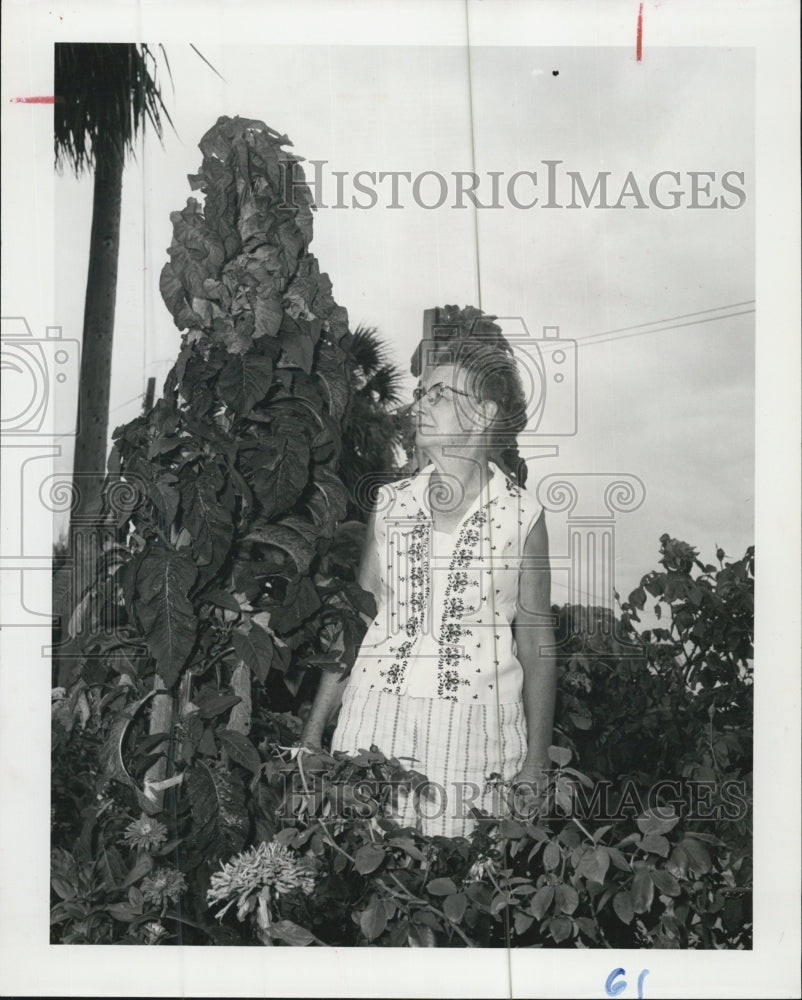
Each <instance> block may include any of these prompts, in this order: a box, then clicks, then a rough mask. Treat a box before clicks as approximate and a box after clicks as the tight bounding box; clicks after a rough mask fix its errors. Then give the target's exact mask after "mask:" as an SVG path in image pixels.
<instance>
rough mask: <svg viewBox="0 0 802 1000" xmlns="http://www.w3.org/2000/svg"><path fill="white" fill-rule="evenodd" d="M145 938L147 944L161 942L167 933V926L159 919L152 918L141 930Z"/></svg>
mask: <svg viewBox="0 0 802 1000" xmlns="http://www.w3.org/2000/svg"><path fill="white" fill-rule="evenodd" d="M141 933H142V935H143V936H144V939H145V944H160V942H161V939H162V938H163V937H164V936H165V934H166V933H167V928H166V927H165V926H164V925H163V924H160V923H159V922H158V921H157V920H151V921H150V922H149V923H147V924H145V926H144V927H143V928H142V931H141Z"/></svg>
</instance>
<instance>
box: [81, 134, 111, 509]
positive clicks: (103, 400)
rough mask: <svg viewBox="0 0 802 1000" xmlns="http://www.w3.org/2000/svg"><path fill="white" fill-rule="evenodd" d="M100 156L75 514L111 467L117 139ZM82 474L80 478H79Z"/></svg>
mask: <svg viewBox="0 0 802 1000" xmlns="http://www.w3.org/2000/svg"><path fill="white" fill-rule="evenodd" d="M106 146H107V149H106V150H104V151H103V152H102V153H101V154H100V155H98V157H97V160H96V164H95V188H94V200H93V204H92V235H91V240H90V244H89V273H88V275H87V280H86V298H85V301H84V330H83V341H82V347H81V379H80V387H79V398H78V436H77V438H76V441H75V458H74V460H73V475H74V476H75V477H76V485H77V486H79V488H80V489H81V496H80V499H79V503H78V508H77V510H76V513H81V514H83V513H84V512H87V511H89V510H91V509H92V508H93V507H95V506H98V501H99V488H98V489H97V490H95V489H91V488H90V489H89V490H84V489H83V485H82V481H83V477H84V476H87V477H88V478H87V480H86V481H87V483H90V484H91V483H92V482H93V481H95V480H94V477H97V483H98V487H99V485H100V484H101V483H102V481H103V476H104V474H105V471H106V438H107V435H108V425H109V391H110V388H111V349H112V343H113V338H114V307H115V304H116V301H117V261H118V258H119V253H120V212H121V206H122V187H123V157H122V153H121V151H119V150H118V149H117V148H115V144H114V143H113V142H109V143H106ZM79 477H80V478H79Z"/></svg>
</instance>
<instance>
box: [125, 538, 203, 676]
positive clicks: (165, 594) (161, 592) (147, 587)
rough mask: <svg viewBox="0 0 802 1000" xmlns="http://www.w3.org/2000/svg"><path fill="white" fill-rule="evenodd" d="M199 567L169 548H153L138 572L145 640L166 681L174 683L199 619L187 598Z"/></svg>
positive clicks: (189, 650) (190, 647) (184, 660)
mask: <svg viewBox="0 0 802 1000" xmlns="http://www.w3.org/2000/svg"><path fill="white" fill-rule="evenodd" d="M197 574H198V570H197V567H196V566H195V564H194V563H193V562H192V560H191V559H190V558H189V557H188V556H186V555H184V554H183V553H180V552H174V551H173V550H171V549H153V550H151V552H149V553H148V555H147V556H146V558H145V559H144V560H143V562H142V564H141V566H140V569H139V573H138V574H137V581H136V582H137V589H138V591H139V595H140V598H141V600H140V602H139V604H138V611H139V619H140V622H141V623H142V627H143V629H144V632H145V641H146V643H147V646H148V650H149V652H150V654H151V656H152V657H153V658H154V659H155V660H156V666H157V669H158V672H159V674H160V675H161V677H162V678H163V679H164V682H165V684H167V685H168V686H171V685H173V684H174V683H175V681H176V680H177V678H178V675H179V674H180V672H181V669H182V668H183V666H184V664H185V663H186V661H187V657H188V656H189V654H190V652H191V651H192V646H193V644H194V642H195V636H196V633H197V627H198V620H197V618H196V616H195V611H194V608H193V606H192V602H191V601H190V600H189V598H188V597H187V594H188V593H189V590H190V589H191V587H192V585H193V583H194V582H195V578H196V577H197Z"/></svg>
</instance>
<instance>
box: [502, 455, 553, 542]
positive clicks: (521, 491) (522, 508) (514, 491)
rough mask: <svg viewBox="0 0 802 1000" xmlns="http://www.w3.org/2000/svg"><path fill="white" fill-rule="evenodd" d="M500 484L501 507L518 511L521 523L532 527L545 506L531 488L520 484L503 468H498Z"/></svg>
mask: <svg viewBox="0 0 802 1000" xmlns="http://www.w3.org/2000/svg"><path fill="white" fill-rule="evenodd" d="M496 468H497V469H498V475H499V486H498V490H497V496H498V498H499V501H500V505H501V508H502V509H504V508H507V509H509V510H510V511H511V512H516V513H517V514H518V518H519V524H522V523H524V522H526V523H527V524H528V525H529V526H530V527H531V525H532V524H533V523H534V521H536V520H537V518H538V517H539V516H540V513H541V511H542V510H543V507H542V506H541V504H540V502H539V501H538V499H537V497H536V496H535V493H534V491H533V490H531V489H525V488H524V487H523V486H519V485H518V483H516V482H515V480H514V479H512V478H511V477H510V476H509V475H507V473H506V472H504V470H503V469H500V468H498V466H497V467H496Z"/></svg>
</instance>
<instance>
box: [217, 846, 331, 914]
mask: <svg viewBox="0 0 802 1000" xmlns="http://www.w3.org/2000/svg"><path fill="white" fill-rule="evenodd" d="M314 886H315V869H314V866H313V865H312V864H311V863H310V862H309V861H307V859H306V858H300V857H298V856H297V855H296V854H294V853H293V852H292V851H291V850H290V849H289V848H288V847H285V846H284V845H283V844H277V843H276V842H275V841H270V843H266V842H265V841H262V843H261V844H257V845H256V847H251V848H249V849H248V850H247V851H242V852H241V853H240V854H237V855H236V856H235V857H234V858H232V859H231V861H229V862H228V864H225V865H221V869H220V871H219V872H215V873H214V874H213V875H212V881H211V888H210V889H209V891H208V892H207V894H206V898H207V901H208V903H209V905H210V906H213V905H214V904H215V903H223V902H225V901H226V900H228V903H227V905H226V906H225V907H224V908H223V909H222V910H221V911H220V912H219V913H218V914H217V919H218V920H219V919H221V918H222V917H223V915H224V914H225V912H226V911H227V910H228V909H229V907H230V906H232V905H233V903H234V902H236V903H237V918H238V919H239V920H244V919H245V917H246V915H247V914H248V913H249V912H250V911H251V910H252V909H253V902H252V900H251V898H250V897H252V895H253V894H254V893H255V892H260V894H261V896H262V898H263V899H264V898H266V897H268V896H270V895H271V894H272V895H274V896H280V895H282V894H286V893H290V892H304V893H306V894H307V895H309V894H310V893H311V892H312V891H313V889H314Z"/></svg>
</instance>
